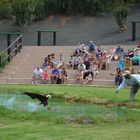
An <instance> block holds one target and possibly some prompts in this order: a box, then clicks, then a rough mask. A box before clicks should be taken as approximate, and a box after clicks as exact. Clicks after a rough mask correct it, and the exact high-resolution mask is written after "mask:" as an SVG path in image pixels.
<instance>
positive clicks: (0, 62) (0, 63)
mask: <svg viewBox="0 0 140 140" xmlns="http://www.w3.org/2000/svg"><path fill="white" fill-rule="evenodd" d="M1 66H2V60H1V56H0V67H1Z"/></svg>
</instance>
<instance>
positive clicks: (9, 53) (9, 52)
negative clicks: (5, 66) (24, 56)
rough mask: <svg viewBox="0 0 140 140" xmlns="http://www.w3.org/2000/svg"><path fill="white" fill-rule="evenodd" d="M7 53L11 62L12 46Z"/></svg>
mask: <svg viewBox="0 0 140 140" xmlns="http://www.w3.org/2000/svg"><path fill="white" fill-rule="evenodd" d="M7 54H8V62H10V61H11V48H8V50H7Z"/></svg>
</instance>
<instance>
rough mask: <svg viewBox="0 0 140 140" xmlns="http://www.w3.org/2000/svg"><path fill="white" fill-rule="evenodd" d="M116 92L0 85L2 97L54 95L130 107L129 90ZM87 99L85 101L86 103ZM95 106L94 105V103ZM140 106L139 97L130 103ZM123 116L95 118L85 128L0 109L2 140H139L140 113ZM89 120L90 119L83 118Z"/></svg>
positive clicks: (58, 119)
mask: <svg viewBox="0 0 140 140" xmlns="http://www.w3.org/2000/svg"><path fill="white" fill-rule="evenodd" d="M115 89H116V88H103V87H91V86H89V87H88V86H64V85H51V86H49V85H45V86H44V85H4V84H3V85H0V93H3V94H4V93H20V92H24V91H29V92H35V93H44V94H45V93H53V94H55V95H57V96H59V97H61V98H62V99H69V100H74V101H79V102H80V101H81V102H83V101H87V103H91V102H90V101H92V100H96V101H100V102H101V101H102V102H105V101H108V102H111V103H112V104H117V103H119V104H122V103H129V101H128V99H129V89H123V90H122V91H120V93H119V94H117V95H116V94H115V93H114V91H115ZM83 99H84V100H83ZM92 103H93V102H92ZM131 104H132V105H135V106H136V107H139V106H140V95H139V93H138V95H137V100H136V101H135V102H134V103H131ZM126 112H127V113H126V115H124V116H120V117H117V116H102V117H97V116H96V117H94V115H93V116H92V117H93V118H92V119H93V123H91V124H82V123H80V121H79V120H78V119H80V118H78V117H77V116H76V117H77V118H76V119H77V120H78V121H77V122H75V123H69V122H68V121H67V118H64V117H60V116H59V117H57V116H54V115H49V113H47V114H46V113H41V112H24V111H13V110H8V109H6V108H4V107H0V140H92V139H93V140H118V139H119V140H139V137H140V112H135V111H126ZM84 117H87V116H84Z"/></svg>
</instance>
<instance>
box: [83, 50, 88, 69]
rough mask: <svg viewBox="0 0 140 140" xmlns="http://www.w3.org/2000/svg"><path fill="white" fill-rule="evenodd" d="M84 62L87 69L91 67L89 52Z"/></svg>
mask: <svg viewBox="0 0 140 140" xmlns="http://www.w3.org/2000/svg"><path fill="white" fill-rule="evenodd" d="M83 60H84V64H85V66H86V69H88V68H89V65H90V54H89V53H88V52H86V53H85V56H84V57H83Z"/></svg>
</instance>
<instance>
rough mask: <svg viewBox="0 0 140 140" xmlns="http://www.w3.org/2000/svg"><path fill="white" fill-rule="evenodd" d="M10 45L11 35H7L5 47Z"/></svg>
mask: <svg viewBox="0 0 140 140" xmlns="http://www.w3.org/2000/svg"><path fill="white" fill-rule="evenodd" d="M10 44H11V35H10V34H7V47H8V46H10Z"/></svg>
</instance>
